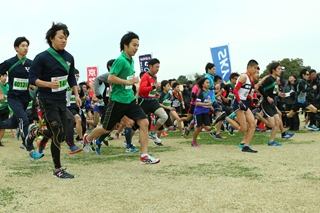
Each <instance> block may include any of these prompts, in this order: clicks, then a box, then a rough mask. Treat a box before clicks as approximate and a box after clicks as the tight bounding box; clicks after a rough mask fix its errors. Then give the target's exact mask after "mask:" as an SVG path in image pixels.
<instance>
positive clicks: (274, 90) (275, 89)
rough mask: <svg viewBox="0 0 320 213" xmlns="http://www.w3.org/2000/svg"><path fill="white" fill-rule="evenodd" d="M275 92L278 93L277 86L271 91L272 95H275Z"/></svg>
mask: <svg viewBox="0 0 320 213" xmlns="http://www.w3.org/2000/svg"><path fill="white" fill-rule="evenodd" d="M277 92H278V85H275V86H274V89H273V94H277Z"/></svg>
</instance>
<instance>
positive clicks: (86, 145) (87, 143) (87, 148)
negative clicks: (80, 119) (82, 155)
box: [83, 134, 92, 153]
mask: <svg viewBox="0 0 320 213" xmlns="http://www.w3.org/2000/svg"><path fill="white" fill-rule="evenodd" d="M91 142H92V141H89V140H88V134H84V136H83V143H84V147H83V151H84V152H86V153H88V152H90V144H91Z"/></svg>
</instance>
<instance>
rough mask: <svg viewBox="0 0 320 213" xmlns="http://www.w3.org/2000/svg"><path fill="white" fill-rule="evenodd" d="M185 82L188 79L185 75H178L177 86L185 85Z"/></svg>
mask: <svg viewBox="0 0 320 213" xmlns="http://www.w3.org/2000/svg"><path fill="white" fill-rule="evenodd" d="M187 81H188V78H187V77H186V76H185V75H180V76H179V77H178V79H177V82H178V83H179V84H185V83H187Z"/></svg>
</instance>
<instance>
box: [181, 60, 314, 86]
mask: <svg viewBox="0 0 320 213" xmlns="http://www.w3.org/2000/svg"><path fill="white" fill-rule="evenodd" d="M272 62H280V64H281V66H282V67H284V77H285V79H288V78H289V76H290V75H292V74H294V75H296V76H297V77H298V78H300V76H299V73H300V70H301V69H302V68H307V69H308V70H310V69H311V66H309V65H304V64H303V59H301V58H296V59H292V58H291V59H290V58H284V59H282V60H279V61H271V62H270V63H269V64H268V65H267V66H266V67H265V69H263V68H262V67H260V77H261V78H262V77H264V76H266V75H268V74H269V73H270V72H269V66H270V64H271V63H272ZM204 75H205V74H204V73H201V74H199V73H195V74H193V75H191V76H190V75H189V76H188V77H187V76H185V75H180V76H179V77H178V78H177V82H178V83H179V84H185V83H187V81H189V80H191V81H193V82H194V81H195V79H197V78H198V77H203V76H204Z"/></svg>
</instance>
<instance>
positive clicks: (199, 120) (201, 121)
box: [195, 114, 211, 127]
mask: <svg viewBox="0 0 320 213" xmlns="http://www.w3.org/2000/svg"><path fill="white" fill-rule="evenodd" d="M195 125H196V127H200V126H202V125H204V126H210V125H211V122H210V116H209V114H199V115H196V123H195Z"/></svg>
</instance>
